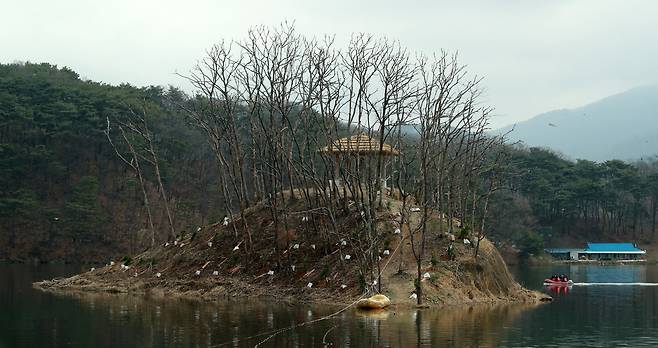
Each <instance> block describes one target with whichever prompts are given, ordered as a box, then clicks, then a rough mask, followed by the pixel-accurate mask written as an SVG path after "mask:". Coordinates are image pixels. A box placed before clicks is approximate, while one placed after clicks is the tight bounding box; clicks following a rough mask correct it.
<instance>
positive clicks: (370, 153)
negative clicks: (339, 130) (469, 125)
mask: <svg viewBox="0 0 658 348" xmlns="http://www.w3.org/2000/svg"><path fill="white" fill-rule="evenodd" d="M319 151H321V152H327V153H331V154H333V155H335V158H336V167H335V171H336V178H339V177H340V175H339V174H340V173H339V171H340V167H341V163H344V165H345V166H346V167H347V168H350V167H351V162H352V160H354V161H355V162H356V170H357V171H358V170H359V162H360V161H361V160H363V157H366V158H376V157H377V156H378V155H379V154H381V155H382V156H385V157H386V158H390V157H392V156H400V154H401V153H400V151H398V150H397V149H395V148H393V146H391V145H389V144H386V143H380V142H379V141H378V140H375V139H372V138H371V137H369V136H368V135H366V134H365V133H359V134H356V135H353V136H350V137H345V138H341V139H337V140H335V141H333V142H332V143H331V144H329V145H327V146H325V147H323V148H321V149H320V150H319ZM387 164H388V161H387V160H385V161H384V164H383V168H382V173H380V178H379V179H380V180H381V182H382V188H384V189H385V188H387V186H386V165H387Z"/></svg>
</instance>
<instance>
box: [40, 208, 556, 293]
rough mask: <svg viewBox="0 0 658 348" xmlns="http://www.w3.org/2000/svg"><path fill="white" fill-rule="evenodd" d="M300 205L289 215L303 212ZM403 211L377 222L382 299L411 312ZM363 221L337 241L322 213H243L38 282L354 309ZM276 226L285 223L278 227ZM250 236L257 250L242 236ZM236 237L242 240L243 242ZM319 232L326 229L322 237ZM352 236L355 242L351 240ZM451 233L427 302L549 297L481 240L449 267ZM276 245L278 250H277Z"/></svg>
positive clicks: (443, 238)
mask: <svg viewBox="0 0 658 348" xmlns="http://www.w3.org/2000/svg"><path fill="white" fill-rule="evenodd" d="M297 205H301V203H294V202H292V203H289V206H288V209H289V210H295V209H296V211H299V212H301V211H304V210H305V209H304V208H303V207H302V206H297ZM400 205H401V203H400V202H399V201H396V200H393V199H391V198H386V201H385V204H384V206H386V207H387V208H385V209H383V211H381V212H380V213H379V216H378V219H377V229H378V230H379V231H381V232H382V233H381V235H382V238H380V244H379V245H380V248H379V256H380V257H381V259H380V262H379V267H380V268H381V270H382V279H381V284H382V289H381V292H382V293H384V294H386V295H388V296H389V297H390V298H391V300H392V301H393V303H394V304H410V305H411V304H414V303H415V300H413V299H411V298H410V295H411V294H412V293H413V291H414V279H415V274H416V273H415V272H416V263H415V259H414V257H413V254H412V250H411V242H410V238H409V227H407V226H406V225H405V226H403V228H402V232H401V233H399V234H396V233H395V230H396V229H397V221H399V215H398V214H397V213H395V211H396V209H397V211H399V207H400ZM414 214H420V213H412V215H411V219H410V220H411V228H412V229H413V227H414V224H415V223H417V221H418V220H419V216H418V215H414ZM360 218H361V215H360V212H359V211H357V210H351V211H350V212H348V213H345V215H344V216H341V218H340V220H338V230H339V231H351V232H349V233H346V234H344V235H345V238H337V237H336V236H334V235H332V234H331V233H329V232H328V231H324V232H318V226H321V225H322V221H321V220H322V219H323V218H322V215H304V214H294V215H293V214H289V215H288V218H287V219H286V221H285V224H286V225H287V228H283V227H282V226H281V227H279V228H278V229H277V228H275V227H274V226H275V222H274V221H273V220H272V219H271V214H270V211H269V209H266V208H265V207H264V205H262V204H261V205H259V206H256V207H254V208H252V209H250V210H248V211H246V212H245V220H246V221H247V226H245V225H244V224H242V223H239V222H236V224H229V225H227V226H224V224H221V223H218V224H214V225H210V226H206V227H204V228H200V229H199V230H198V231H196V232H194V233H187V234H184V235H182V236H181V237H180V238H178V239H177V240H176V241H172V242H170V243H167V244H164V245H160V246H157V247H155V248H153V249H151V250H147V251H145V252H143V253H142V254H140V255H137V256H135V257H134V258H132V259H130V258H124V260H121V261H114V262H112V264H109V265H107V266H105V267H103V268H99V269H95V270H91V271H89V272H86V273H84V274H80V275H77V276H74V277H71V278H66V279H54V280H49V281H43V282H40V283H36V284H35V286H36V287H38V288H41V289H47V290H67V291H68V290H84V291H103V292H117V293H126V292H135V293H140V294H146V295H153V296H181V297H189V298H198V299H206V300H216V299H219V298H244V297H272V298H276V299H278V300H300V301H313V302H332V303H351V302H352V301H354V300H356V299H358V298H360V297H362V296H363V295H364V294H365V292H364V283H365V282H366V281H368V280H365V281H364V280H363V279H364V277H363V276H362V275H361V272H360V269H361V268H360V267H359V264H360V263H361V262H363V261H364V260H363V259H362V256H360V255H363V253H362V250H364V245H363V244H362V243H363V240H362V239H361V238H360V236H359V233H360V232H358V231H359V230H358V228H357V226H359V221H360ZM276 224H278V225H282V224H283V222H282V221H281V220H279V221H278V222H277V223H276ZM245 227H246V228H248V230H249V231H250V234H251V242H249V241H248V238H242V237H243V236H246V235H247V234H246V233H243V232H242V231H243V228H245ZM236 230H237V231H239V233H238V234H237V235H236ZM320 231H321V229H320ZM349 236H352V237H351V238H350V237H349ZM449 240H450V238H449V236H448V235H446V234H444V235H439V234H437V233H431V234H430V235H429V236H428V237H427V249H426V252H425V257H424V258H423V263H422V272H423V273H428V274H429V278H424V280H423V291H424V298H425V299H426V303H428V304H434V305H455V304H466V303H484V302H487V303H491V302H503V301H522V302H536V301H539V300H541V299H543V298H546V297H547V296H544V295H542V294H539V293H536V292H532V291H529V290H526V289H524V288H522V287H521V286H520V285H519V284H518V283H516V282H515V281H514V279H513V278H512V276H511V275H510V273H509V271H508V270H507V267H506V266H505V263H504V262H503V260H502V258H501V257H500V255H499V253H498V251H497V250H496V249H495V247H494V246H493V245H492V244H491V243H490V242H489V241H487V240H486V239H485V240H483V241H482V242H481V246H480V253H479V257H478V258H477V261H476V260H475V259H474V258H473V248H472V244H465V243H464V242H463V241H461V240H457V241H456V242H454V244H453V245H454V250H455V257H454V259H452V260H450V259H449V258H448V256H447V247H448V245H449V243H450V241H449ZM275 246H278V250H279V251H278V252H277V251H276V248H275Z"/></svg>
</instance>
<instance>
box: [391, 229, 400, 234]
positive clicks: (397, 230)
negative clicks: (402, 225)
mask: <svg viewBox="0 0 658 348" xmlns="http://www.w3.org/2000/svg"><path fill="white" fill-rule="evenodd" d="M393 233H395V234H400V233H402V231H400V229H399V228H396V229H395V231H394V232H393Z"/></svg>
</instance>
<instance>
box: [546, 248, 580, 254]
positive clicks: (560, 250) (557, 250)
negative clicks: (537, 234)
mask: <svg viewBox="0 0 658 348" xmlns="http://www.w3.org/2000/svg"><path fill="white" fill-rule="evenodd" d="M544 251H545V252H547V253H549V254H566V253H570V252H572V251H583V249H574V248H546V249H544Z"/></svg>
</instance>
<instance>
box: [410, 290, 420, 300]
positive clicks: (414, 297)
mask: <svg viewBox="0 0 658 348" xmlns="http://www.w3.org/2000/svg"><path fill="white" fill-rule="evenodd" d="M409 298H410V299H412V300H415V299H417V298H418V295H416V293H415V292H414V293H413V294H411V296H409Z"/></svg>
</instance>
